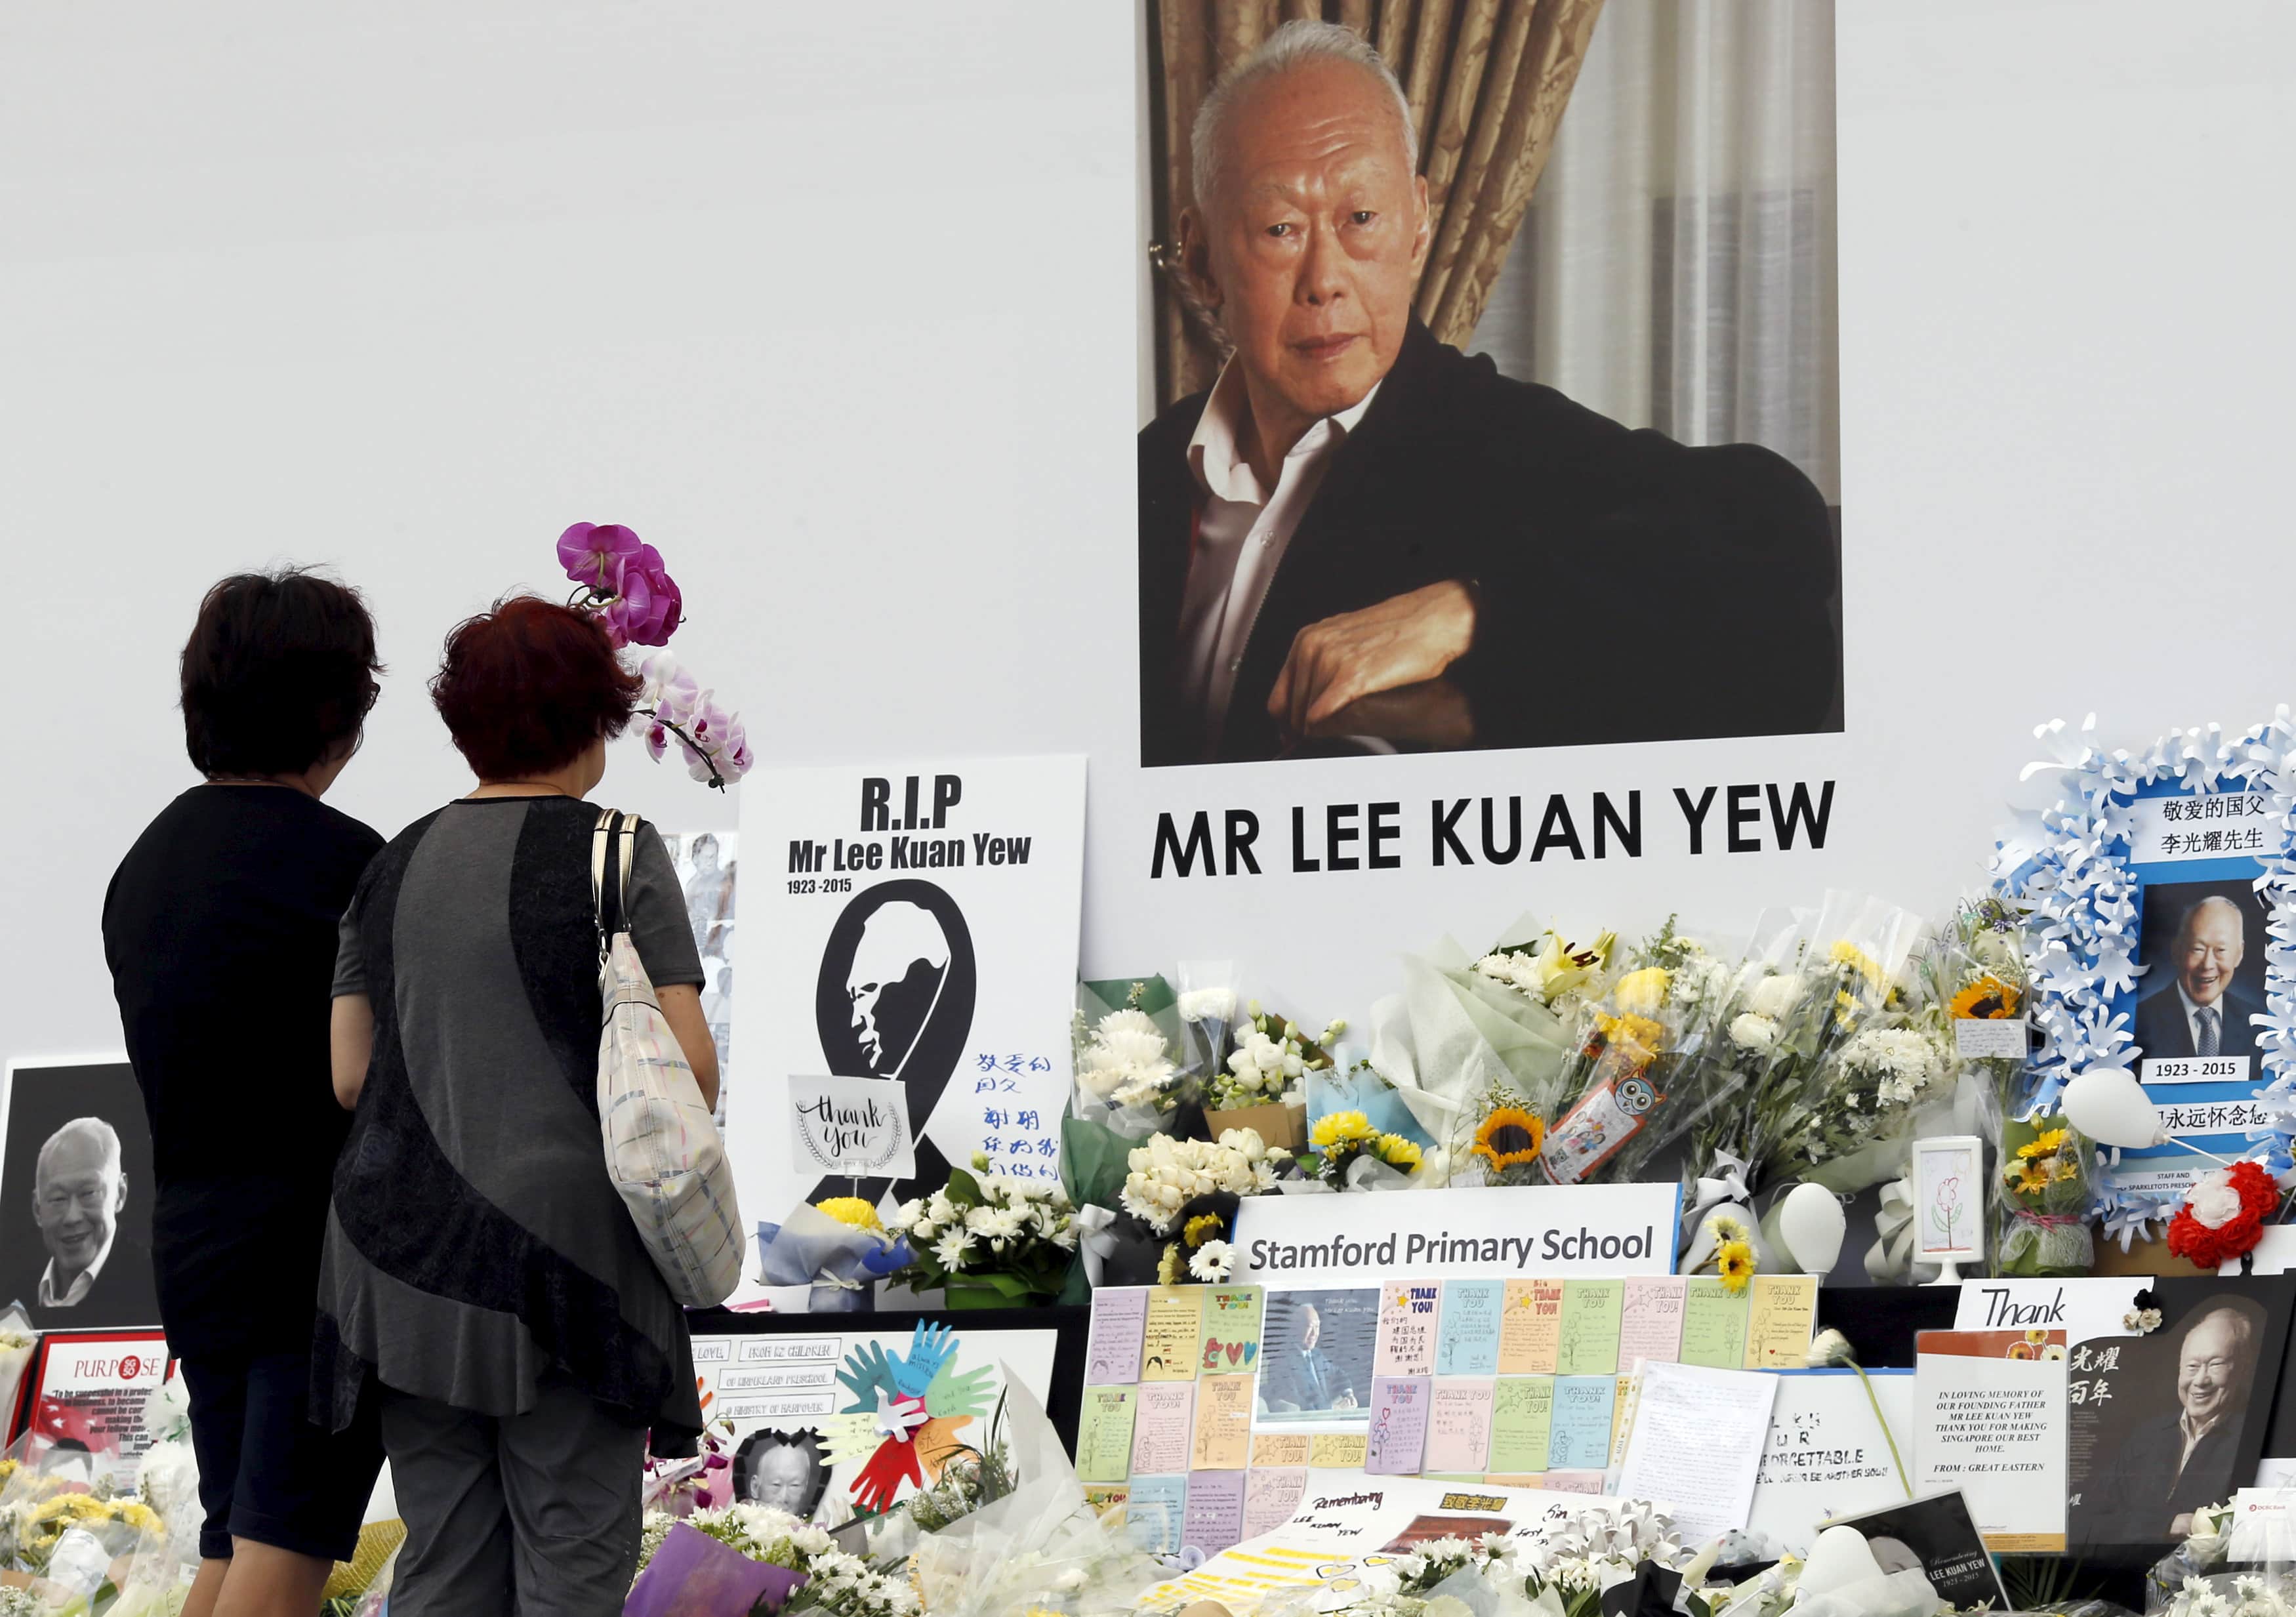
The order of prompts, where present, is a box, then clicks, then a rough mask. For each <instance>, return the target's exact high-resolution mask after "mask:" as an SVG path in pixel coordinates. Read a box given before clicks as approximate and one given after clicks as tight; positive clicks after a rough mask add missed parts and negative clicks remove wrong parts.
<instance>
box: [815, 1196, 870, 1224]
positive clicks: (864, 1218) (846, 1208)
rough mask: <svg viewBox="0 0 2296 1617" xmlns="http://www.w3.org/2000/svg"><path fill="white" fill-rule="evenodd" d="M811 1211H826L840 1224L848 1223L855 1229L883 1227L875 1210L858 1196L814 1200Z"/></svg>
mask: <svg viewBox="0 0 2296 1617" xmlns="http://www.w3.org/2000/svg"><path fill="white" fill-rule="evenodd" d="M813 1211H816V1212H817V1213H827V1214H828V1215H829V1216H830V1217H831V1218H832V1219H836V1220H837V1221H838V1222H839V1223H840V1224H849V1225H851V1226H852V1227H854V1228H855V1229H882V1228H884V1227H885V1226H884V1224H883V1222H882V1221H881V1219H879V1218H878V1217H877V1210H876V1209H875V1208H874V1207H873V1206H872V1205H870V1203H869V1202H866V1201H865V1200H864V1199H862V1198H861V1197H859V1196H831V1197H829V1198H828V1199H827V1200H826V1201H822V1202H815V1203H814V1204H813Z"/></svg>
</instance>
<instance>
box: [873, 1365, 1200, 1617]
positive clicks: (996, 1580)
mask: <svg viewBox="0 0 2296 1617" xmlns="http://www.w3.org/2000/svg"><path fill="white" fill-rule="evenodd" d="M1001 1418H1002V1420H1003V1421H1004V1422H1005V1424H1006V1427H1007V1431H1008V1433H1009V1437H1008V1452H1009V1455H1010V1462H1009V1478H1008V1481H1009V1486H1008V1488H1007V1490H1006V1491H1004V1492H1002V1493H1000V1494H998V1495H997V1496H996V1498H991V1499H988V1500H986V1501H985V1502H984V1503H982V1504H981V1505H980V1506H979V1508H977V1509H975V1510H972V1511H971V1512H969V1513H968V1514H964V1515H963V1516H960V1517H958V1518H957V1519H956V1520H955V1521H953V1522H949V1523H947V1524H946V1525H944V1526H941V1527H939V1528H937V1529H935V1530H934V1531H928V1532H924V1533H922V1534H921V1535H919V1536H918V1537H917V1539H916V1541H915V1545H914V1549H913V1550H912V1552H911V1553H910V1556H909V1569H910V1575H911V1577H912V1579H913V1580H914V1585H915V1588H916V1592H917V1595H918V1596H919V1598H920V1599H921V1600H922V1604H923V1608H924V1609H925V1610H926V1611H928V1612H931V1613H932V1614H933V1617H1024V1614H1025V1613H1029V1612H1032V1611H1035V1612H1046V1613H1062V1617H1102V1614H1103V1613H1107V1614H1109V1617H1113V1614H1114V1613H1128V1612H1130V1611H1132V1610H1133V1609H1134V1608H1135V1606H1136V1605H1137V1603H1138V1601H1139V1598H1140V1596H1141V1593H1142V1592H1143V1591H1144V1590H1145V1589H1146V1588H1149V1586H1150V1585H1152V1584H1153V1583H1154V1582H1155V1581H1156V1580H1157V1579H1158V1577H1159V1576H1160V1569H1159V1568H1158V1566H1157V1564H1156V1563H1155V1561H1154V1560H1153V1559H1152V1558H1151V1557H1150V1556H1148V1555H1145V1554H1144V1553H1142V1552H1141V1551H1139V1550H1137V1549H1136V1548H1135V1547H1133V1546H1132V1544H1131V1542H1130V1540H1129V1539H1128V1538H1127V1537H1126V1535H1125V1531H1124V1528H1123V1523H1122V1521H1121V1517H1122V1514H1123V1513H1122V1511H1121V1510H1120V1509H1119V1510H1115V1511H1111V1513H1109V1514H1108V1515H1107V1516H1103V1515H1102V1514H1100V1513H1099V1512H1097V1511H1095V1510H1094V1509H1093V1507H1092V1506H1091V1505H1090V1503H1089V1502H1088V1501H1087V1499H1086V1498H1085V1491H1084V1486H1083V1484H1082V1483H1080V1482H1078V1480H1077V1474H1076V1469H1075V1467H1074V1466H1073V1465H1070V1463H1069V1457H1068V1455H1067V1452H1066V1450H1065V1449H1064V1448H1063V1447H1062V1442H1061V1438H1060V1433H1059V1432H1057V1431H1056V1430H1054V1426H1053V1424H1052V1422H1051V1421H1050V1420H1049V1419H1047V1418H1046V1415H1045V1412H1044V1410H1043V1408H1041V1407H1040V1406H1039V1405H1038V1404H1037V1402H1036V1400H1035V1399H1032V1398H1030V1397H1029V1393H1028V1391H1027V1390H1026V1389H1025V1388H1024V1387H1023V1386H1022V1385H1021V1380H1020V1378H1019V1377H1017V1376H1015V1375H1012V1374H1011V1373H1009V1372H1007V1373H1006V1375H1005V1408H1004V1410H1003V1414H1002V1416H1001Z"/></svg>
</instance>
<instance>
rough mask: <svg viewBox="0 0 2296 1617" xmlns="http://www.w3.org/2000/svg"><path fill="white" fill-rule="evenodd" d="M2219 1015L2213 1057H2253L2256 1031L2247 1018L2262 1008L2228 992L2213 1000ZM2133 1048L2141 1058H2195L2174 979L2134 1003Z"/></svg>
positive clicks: (2190, 1030)
mask: <svg viewBox="0 0 2296 1617" xmlns="http://www.w3.org/2000/svg"><path fill="white" fill-rule="evenodd" d="M2217 1008H2218V1010H2219V1011H2221V1012H2223V1013H2224V1014H2223V1016H2222V1018H2221V1019H2220V1020H2219V1021H2218V1026H2217V1054H2218V1055H2255V1054H2256V1029H2255V1028H2254V1027H2253V1026H2251V1024H2250V1022H2249V1020H2248V1019H2249V1018H2250V1017H2251V1016H2255V1015H2259V1014H2261V1013H2262V1012H2263V1010H2264V1007H2263V1006H2262V1005H2259V1004H2257V1003H2256V1001H2255V1000H2253V999H2251V998H2249V997H2247V996H2246V995H2244V994H2241V993H2237V992H2235V990H2233V989H2226V990H2225V991H2224V997H2222V998H2220V999H2218V1001H2217ZM2136 1048H2137V1051H2138V1053H2139V1054H2140V1055H2153V1056H2161V1055H2199V1054H2200V1052H2199V1051H2198V1050H2195V1049H2194V1048H2193V1024H2192V1023H2191V1022H2187V1021H2185V1002H2184V1001H2183V1000H2181V999H2179V998H2177V982H2176V979H2174V978H2170V979H2169V982H2168V984H2167V986H2165V987H2162V988H2157V989H2153V991H2152V992H2151V993H2149V994H2147V995H2145V996H2144V998H2142V999H2140V1000H2138V1001H2137V1002H2136Z"/></svg>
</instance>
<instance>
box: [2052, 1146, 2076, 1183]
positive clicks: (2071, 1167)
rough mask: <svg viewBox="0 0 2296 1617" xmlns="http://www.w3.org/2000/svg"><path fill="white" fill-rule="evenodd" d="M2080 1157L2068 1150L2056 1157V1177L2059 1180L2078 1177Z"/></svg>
mask: <svg viewBox="0 0 2296 1617" xmlns="http://www.w3.org/2000/svg"><path fill="white" fill-rule="evenodd" d="M2080 1170H2081V1165H2080V1159H2079V1157H2077V1156H2075V1155H2073V1154H2072V1153H2071V1152H2067V1153H2065V1154H2064V1155H2062V1156H2061V1157H2059V1158H2058V1159H2057V1176H2056V1177H2057V1178H2058V1179H2059V1180H2061V1181H2062V1180H2065V1179H2077V1178H2080Z"/></svg>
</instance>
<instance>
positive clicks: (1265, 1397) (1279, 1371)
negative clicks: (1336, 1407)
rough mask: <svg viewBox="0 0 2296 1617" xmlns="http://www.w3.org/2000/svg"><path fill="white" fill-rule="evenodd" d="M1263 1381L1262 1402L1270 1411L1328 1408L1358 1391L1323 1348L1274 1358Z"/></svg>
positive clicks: (1262, 1377)
mask: <svg viewBox="0 0 2296 1617" xmlns="http://www.w3.org/2000/svg"><path fill="white" fill-rule="evenodd" d="M1259 1379H1260V1383H1261V1386H1260V1394H1259V1395H1260V1399H1261V1401H1262V1402H1263V1403H1265V1404H1266V1405H1267V1407H1268V1408H1275V1407H1276V1406H1277V1405H1279V1404H1289V1405H1291V1406H1292V1408H1295V1409H1301V1410H1311V1409H1328V1408H1331V1407H1332V1399H1334V1398H1336V1397H1338V1396H1339V1395H1340V1394H1341V1393H1342V1392H1352V1391H1355V1388H1354V1387H1353V1386H1352V1385H1351V1384H1350V1381H1351V1378H1350V1377H1349V1376H1347V1375H1343V1374H1342V1373H1341V1370H1340V1367H1339V1366H1337V1365H1336V1364H1334V1363H1333V1362H1332V1356H1331V1355H1330V1354H1329V1353H1326V1352H1325V1351H1324V1350H1323V1349H1321V1348H1309V1349H1308V1350H1307V1351H1305V1352H1304V1353H1286V1354H1283V1355H1281V1356H1277V1357H1273V1358H1270V1359H1269V1361H1268V1364H1267V1368H1266V1369H1265V1370H1263V1371H1262V1372H1261V1374H1260V1378H1259ZM1358 1397H1360V1394H1358Z"/></svg>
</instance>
